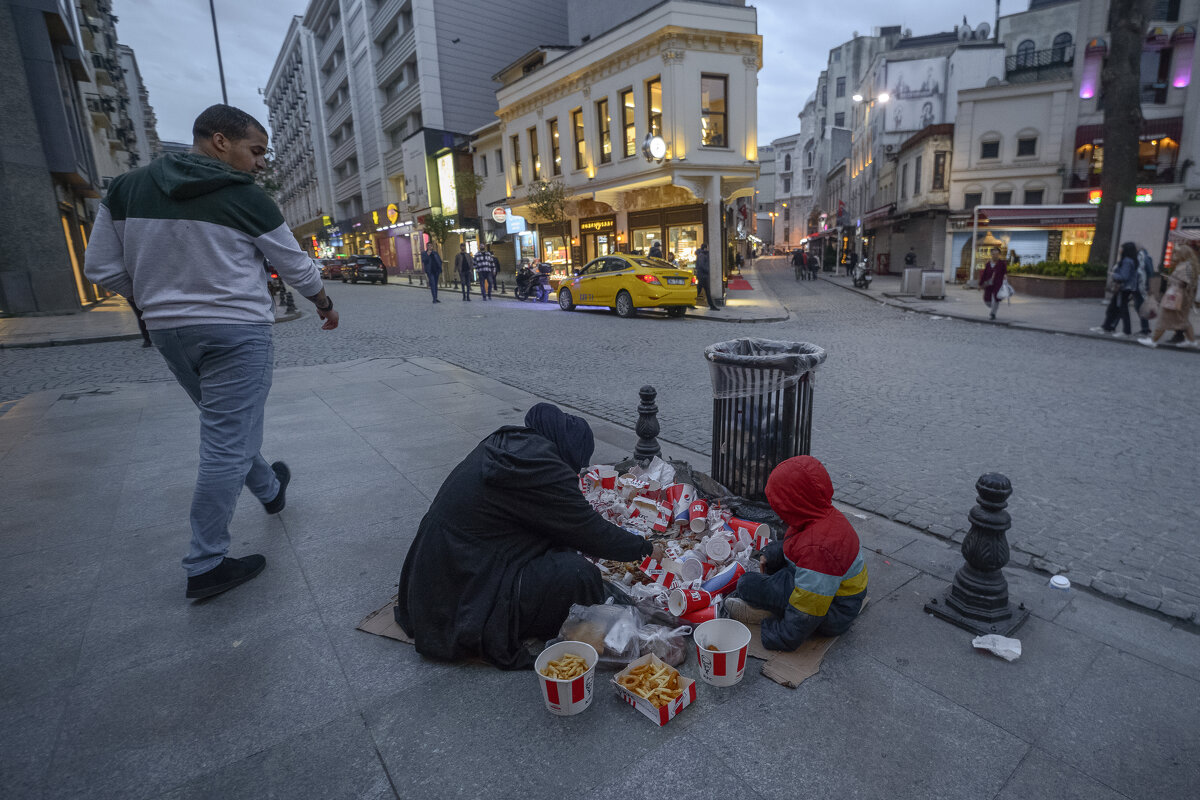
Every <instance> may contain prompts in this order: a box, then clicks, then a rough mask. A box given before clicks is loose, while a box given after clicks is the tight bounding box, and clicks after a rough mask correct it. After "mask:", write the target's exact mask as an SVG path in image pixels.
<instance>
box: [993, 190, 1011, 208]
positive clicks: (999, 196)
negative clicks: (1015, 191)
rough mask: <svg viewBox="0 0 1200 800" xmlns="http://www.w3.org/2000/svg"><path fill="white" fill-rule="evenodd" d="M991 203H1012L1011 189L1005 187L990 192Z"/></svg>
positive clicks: (999, 204)
mask: <svg viewBox="0 0 1200 800" xmlns="http://www.w3.org/2000/svg"><path fill="white" fill-rule="evenodd" d="M992 203H993V204H994V205H998V206H1011V205H1012V190H1011V189H1006V190H1004V191H1002V192H992Z"/></svg>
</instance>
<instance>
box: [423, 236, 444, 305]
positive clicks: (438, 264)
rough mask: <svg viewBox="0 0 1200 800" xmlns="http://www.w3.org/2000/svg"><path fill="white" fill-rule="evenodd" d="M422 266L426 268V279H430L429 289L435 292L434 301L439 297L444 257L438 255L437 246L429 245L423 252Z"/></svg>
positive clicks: (438, 301)
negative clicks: (438, 291) (439, 282)
mask: <svg viewBox="0 0 1200 800" xmlns="http://www.w3.org/2000/svg"><path fill="white" fill-rule="evenodd" d="M421 268H422V269H423V270H425V279H426V280H427V281H429V291H431V292H433V302H435V303H440V302H442V301H441V300H438V299H437V290H438V281H440V280H441V279H442V257H441V256H440V255H438V251H437V246H436V245H434V244H432V243H431V244H430V245H429V249H428V250H426V251H425V252H424V253H421Z"/></svg>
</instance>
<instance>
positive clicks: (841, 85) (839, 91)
mask: <svg viewBox="0 0 1200 800" xmlns="http://www.w3.org/2000/svg"><path fill="white" fill-rule="evenodd" d="M833 96H834V97H845V96H846V79H845V78H838V79H837V83H835V84H834V89H833Z"/></svg>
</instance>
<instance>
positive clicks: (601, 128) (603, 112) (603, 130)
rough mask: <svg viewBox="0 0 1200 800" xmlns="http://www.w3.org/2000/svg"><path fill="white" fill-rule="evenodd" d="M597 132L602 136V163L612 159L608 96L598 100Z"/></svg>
mask: <svg viewBox="0 0 1200 800" xmlns="http://www.w3.org/2000/svg"><path fill="white" fill-rule="evenodd" d="M596 132H597V133H598V134H599V138H600V163H601V164H607V163H609V162H610V161H612V119H610V118H609V116H608V98H607V97H605V98H602V99H600V100H597V101H596Z"/></svg>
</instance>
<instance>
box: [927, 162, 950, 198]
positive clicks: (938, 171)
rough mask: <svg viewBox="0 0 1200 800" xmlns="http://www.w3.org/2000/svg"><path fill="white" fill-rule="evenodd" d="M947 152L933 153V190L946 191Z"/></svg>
mask: <svg viewBox="0 0 1200 800" xmlns="http://www.w3.org/2000/svg"><path fill="white" fill-rule="evenodd" d="M946 155H947V154H946V153H944V152H942V153H934V154H933V185H932V186H931V187H930V188H931V189H933V191H935V192H937V191H945V189H946Z"/></svg>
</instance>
